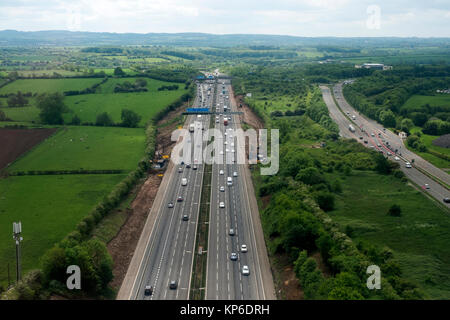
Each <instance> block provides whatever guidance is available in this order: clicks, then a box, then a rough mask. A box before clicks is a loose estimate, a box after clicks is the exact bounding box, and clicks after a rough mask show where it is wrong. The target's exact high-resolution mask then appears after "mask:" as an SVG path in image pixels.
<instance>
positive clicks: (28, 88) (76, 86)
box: [0, 78, 101, 94]
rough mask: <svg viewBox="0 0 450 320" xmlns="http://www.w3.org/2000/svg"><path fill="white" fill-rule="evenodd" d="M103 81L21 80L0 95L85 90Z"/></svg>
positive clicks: (0, 92)
mask: <svg viewBox="0 0 450 320" xmlns="http://www.w3.org/2000/svg"><path fill="white" fill-rule="evenodd" d="M100 81H101V79H91V78H86V79H83V78H77V79H20V80H16V81H14V82H12V83H10V84H8V85H6V86H4V87H3V88H1V89H0V94H10V93H16V92H17V91H21V92H32V93H45V92H46V93H53V92H61V93H62V92H64V91H69V90H83V89H86V88H89V87H91V86H92V85H94V84H96V83H99V82H100Z"/></svg>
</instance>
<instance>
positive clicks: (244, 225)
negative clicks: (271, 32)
mask: <svg viewBox="0 0 450 320" xmlns="http://www.w3.org/2000/svg"><path fill="white" fill-rule="evenodd" d="M225 81H226V80H225ZM225 81H224V82H223V83H222V82H220V83H218V84H217V83H216V82H205V83H202V84H199V85H198V92H197V95H196V100H195V102H194V106H196V107H208V108H210V109H211V110H213V111H215V110H217V112H219V113H223V111H224V109H223V107H224V105H226V106H228V107H229V109H228V110H230V108H231V110H236V105H235V104H234V102H233V101H231V100H230V99H229V97H231V85H230V83H229V82H225ZM224 90H225V91H226V94H223V93H222V92H223V91H224ZM214 96H215V99H214ZM213 101H214V104H215V105H213ZM216 107H217V109H216ZM223 114H224V113H223ZM224 115H225V114H224ZM227 116H228V118H229V119H230V120H231V121H230V123H229V125H228V126H227V128H237V127H240V124H239V120H238V117H237V116H235V115H230V114H229V115H227ZM210 117H213V123H214V124H215V127H216V128H217V129H219V130H220V131H221V132H222V133H225V132H224V130H225V126H224V125H223V117H224V116H223V115H222V116H219V122H216V118H215V117H216V115H211V116H209V115H201V116H200V117H199V116H198V115H190V116H188V117H187V121H186V123H185V126H184V128H185V129H187V128H189V126H190V124H191V123H196V127H197V125H198V124H199V122H200V123H201V125H202V127H203V128H209V126H210V120H211V119H210ZM202 131H203V130H195V131H194V132H193V133H190V134H189V137H188V138H187V141H186V142H187V143H189V144H190V150H191V153H192V157H191V160H192V161H191V163H190V168H188V166H187V163H188V162H189V161H186V163H185V164H184V165H178V164H173V163H172V162H171V163H170V164H169V166H168V168H167V170H166V173H165V176H164V178H163V181H162V182H161V185H160V188H159V190H158V194H157V196H156V198H155V201H154V204H153V207H152V208H151V209H150V213H149V217H148V219H147V222H146V224H145V226H144V230H143V232H142V234H141V238H140V240H139V243H138V245H137V248H136V250H135V253H134V255H133V258H132V261H131V263H130V266H129V269H128V272H127V275H126V276H125V279H124V282H123V284H122V287H121V289H120V291H119V294H118V297H117V298H118V299H144V300H159V299H188V298H189V291H190V290H189V289H190V282H191V272H192V267H193V258H194V254H197V248H195V240H196V230H197V223H198V215H199V207H200V206H199V202H200V196H201V190H202V182H203V172H204V164H203V163H202V154H201V152H202V151H203V149H204V148H205V147H206V142H204V141H202V138H201V136H202ZM223 136H224V137H225V135H223ZM227 139H228V141H227V145H228V147H224V150H223V153H224V154H223V157H224V159H227V158H228V161H229V164H214V165H213V169H212V170H213V173H212V181H211V201H210V223H209V242H208V249H207V250H206V254H207V271H206V272H207V274H206V276H207V278H206V287H205V288H204V290H205V296H206V299H275V293H274V285H273V280H272V275H271V271H270V265H269V261H268V257H267V250H266V247H265V243H264V237H263V234H262V227H261V222H260V220H259V213H258V208H257V205H256V199H255V197H254V191H253V186H252V185H251V180H250V174H249V171H248V168H246V167H245V165H242V164H239V165H238V164H236V163H233V162H232V158H234V159H236V153H237V151H238V148H239V147H238V146H236V145H235V147H234V148H233V147H232V146H231V145H232V143H234V144H235V143H236V141H234V142H233V141H232V140H236V139H235V137H234V138H231V135H228V138H227ZM183 142H184V141H183ZM221 142H223V143H224V142H225V141H221ZM224 146H226V145H225V144H224ZM227 148H228V149H229V151H228V152H227V151H226V149H227ZM232 149H234V152H232ZM221 156H222V155H221ZM194 166H195V167H196V170H194ZM220 170H223V171H224V174H223V175H220V174H219V171H220ZM235 172H236V176H234V173H235ZM228 177H232V181H233V184H232V186H228V185H227V183H226V179H227V178H228ZM183 178H185V179H187V185H186V186H182V184H181V182H182V179H183ZM220 186H224V187H225V191H220ZM178 197H181V198H182V199H180V200H181V201H177V199H178ZM220 202H223V203H224V208H219V203H220ZM169 203H172V204H173V207H169ZM184 216H187V217H188V220H187V221H185V220H186V219H183V217H184ZM231 228H232V229H234V232H235V234H234V235H233V236H231V235H229V233H230V232H229V231H230V229H231ZM243 244H244V245H246V246H247V252H242V245H243ZM231 253H236V255H237V260H236V261H234V260H231V259H230V256H231ZM204 254H205V253H204ZM244 266H247V267H248V269H249V274H248V275H244V274H243V268H244ZM172 281H176V284H177V285H176V289H171V288H170V283H171V282H172ZM149 286H151V287H152V294H151V295H145V294H144V291H145V288H146V287H149Z"/></svg>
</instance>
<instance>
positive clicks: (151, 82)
mask: <svg viewBox="0 0 450 320" xmlns="http://www.w3.org/2000/svg"><path fill="white" fill-rule="evenodd" d="M137 79H139V78H112V79H108V81H106V82H105V83H104V84H102V85H101V86H100V87H99V92H101V93H114V87H115V86H116V84H118V83H124V82H125V81H128V82H130V83H132V84H133V83H135V81H136V80H137ZM142 79H144V80H145V81H147V88H148V91H149V92H154V91H157V90H158V88H159V87H161V86H164V85H173V84H174V83H170V82H165V81H159V80H155V79H149V78H142ZM178 86H179V88H184V83H181V84H178Z"/></svg>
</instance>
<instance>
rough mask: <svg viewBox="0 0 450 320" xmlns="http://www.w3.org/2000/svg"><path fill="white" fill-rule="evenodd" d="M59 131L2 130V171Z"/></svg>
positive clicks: (0, 137)
mask: <svg viewBox="0 0 450 320" xmlns="http://www.w3.org/2000/svg"><path fill="white" fill-rule="evenodd" d="M56 130H57V129H0V146H1V153H0V170H1V169H3V168H4V167H5V166H6V165H8V163H11V162H13V161H14V160H15V159H16V158H17V157H19V156H20V155H22V154H24V153H25V152H27V151H28V150H30V149H31V148H33V147H34V146H35V145H37V144H39V143H40V142H41V141H42V140H44V139H46V138H48V137H49V136H50V135H52V134H53V133H54V132H55V131H56Z"/></svg>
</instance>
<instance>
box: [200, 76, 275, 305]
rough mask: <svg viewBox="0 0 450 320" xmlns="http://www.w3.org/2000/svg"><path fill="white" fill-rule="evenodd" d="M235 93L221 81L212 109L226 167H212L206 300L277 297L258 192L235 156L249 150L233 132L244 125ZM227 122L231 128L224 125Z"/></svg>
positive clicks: (227, 82) (228, 83)
mask: <svg viewBox="0 0 450 320" xmlns="http://www.w3.org/2000/svg"><path fill="white" fill-rule="evenodd" d="M231 94H232V90H231V84H230V82H229V80H219V81H218V83H217V90H216V105H215V106H214V110H215V111H216V112H219V113H220V114H218V115H216V116H215V118H214V119H213V121H214V123H215V128H216V129H218V130H219V131H220V132H221V134H222V136H221V137H215V139H218V140H217V141H218V145H219V146H220V147H221V148H222V150H220V149H219V150H217V152H219V156H220V157H223V164H213V168H212V182H211V202H210V222H209V240H208V256H207V257H208V258H207V260H208V261H207V286H206V299H220V300H243V299H246V300H263V299H275V293H274V285H273V280H272V275H271V273H270V265H269V261H268V258H267V250H266V247H265V243H264V237H263V235H262V227H261V223H260V220H259V213H258V211H257V206H256V205H255V203H256V200H255V199H252V197H253V198H254V197H255V196H254V193H253V192H254V191H253V188H252V189H251V190H249V183H251V181H249V180H250V179H249V175H248V172H246V170H248V169H247V168H246V167H245V165H244V164H237V163H236V160H237V153H238V152H239V150H241V152H245V148H242V146H238V145H237V139H236V137H235V136H234V133H233V130H232V129H236V128H240V123H239V117H238V116H236V115H231V114H230V113H228V111H230V109H231V110H233V111H237V110H236V105H235V104H234V103H232V100H231V99H230V97H231ZM225 108H226V109H227V111H225ZM224 118H227V119H228V121H229V123H228V125H224ZM225 133H226V135H225ZM229 179H231V184H230V183H229V182H228V180H229ZM251 200H254V202H255V203H253V205H252V203H251ZM221 206H223V207H221ZM255 207H256V208H255ZM231 229H232V232H231ZM243 245H245V246H246V248H247V250H243V248H242V246H243ZM232 254H236V260H232V259H231V255H232ZM244 266H247V267H248V270H249V274H248V275H244V274H243V268H244Z"/></svg>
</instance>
